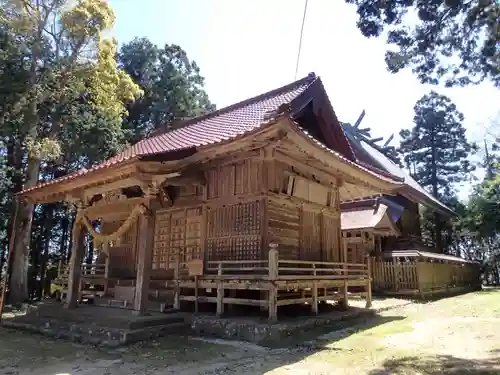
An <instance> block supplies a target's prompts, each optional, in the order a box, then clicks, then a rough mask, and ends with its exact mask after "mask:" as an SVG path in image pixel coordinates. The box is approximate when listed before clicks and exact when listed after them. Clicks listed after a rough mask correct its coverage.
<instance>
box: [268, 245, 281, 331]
mask: <svg viewBox="0 0 500 375" xmlns="http://www.w3.org/2000/svg"><path fill="white" fill-rule="evenodd" d="M269 248H270V250H269V259H268V262H269V290H268V296H267V305H268V311H269V321H270V322H276V321H277V320H278V288H277V286H276V279H277V278H278V273H279V270H278V264H279V262H278V257H279V255H278V244H275V243H270V244H269Z"/></svg>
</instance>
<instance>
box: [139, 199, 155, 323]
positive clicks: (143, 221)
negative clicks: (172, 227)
mask: <svg viewBox="0 0 500 375" xmlns="http://www.w3.org/2000/svg"><path fill="white" fill-rule="evenodd" d="M150 202H151V200H150V199H148V200H146V202H145V204H144V205H145V206H146V207H147V209H148V211H147V212H145V213H144V214H142V215H141V216H139V220H138V224H137V235H138V238H137V276H136V282H135V296H134V313H135V314H136V315H144V314H146V312H147V303H148V296H149V283H150V280H151V266H152V263H153V239H154V217H153V215H152V213H151V211H150V206H151V204H150Z"/></svg>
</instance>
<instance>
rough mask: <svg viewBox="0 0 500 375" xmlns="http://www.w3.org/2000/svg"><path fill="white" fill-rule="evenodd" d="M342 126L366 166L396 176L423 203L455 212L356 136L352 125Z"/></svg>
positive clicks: (448, 211)
mask: <svg viewBox="0 0 500 375" xmlns="http://www.w3.org/2000/svg"><path fill="white" fill-rule="evenodd" d="M341 126H342V127H343V129H344V132H345V134H346V136H347V138H348V139H349V142H350V144H351V147H352V148H353V149H354V153H355V155H356V157H357V158H358V159H359V160H360V161H361V162H363V163H364V164H369V165H371V166H373V167H375V168H377V169H381V170H383V171H386V172H387V173H389V174H391V175H393V176H396V178H400V179H402V180H403V181H404V183H405V185H406V186H407V187H408V188H410V189H411V190H412V191H413V192H414V193H415V194H417V195H418V196H420V197H421V199H422V200H423V202H422V203H424V204H426V205H427V206H428V205H432V206H433V207H434V208H437V209H439V210H440V211H442V212H446V213H448V214H450V213H453V211H452V210H451V209H450V208H448V207H447V206H446V205H445V204H443V203H442V202H440V201H439V200H438V199H436V198H434V196H433V195H432V194H430V193H429V192H428V191H427V190H425V189H424V188H423V187H422V186H420V184H419V183H418V182H417V181H415V180H414V179H413V178H412V177H411V176H410V175H409V174H408V173H407V172H405V171H404V170H403V169H402V168H400V167H399V166H397V165H396V164H395V163H394V162H393V161H392V160H390V159H389V158H388V157H387V156H385V155H384V154H383V153H382V152H380V151H379V150H377V149H376V148H375V147H373V146H371V145H370V144H369V143H368V142H366V141H364V140H363V139H360V138H359V137H357V136H356V130H355V129H354V127H353V126H352V125H350V124H345V123H342V124H341Z"/></svg>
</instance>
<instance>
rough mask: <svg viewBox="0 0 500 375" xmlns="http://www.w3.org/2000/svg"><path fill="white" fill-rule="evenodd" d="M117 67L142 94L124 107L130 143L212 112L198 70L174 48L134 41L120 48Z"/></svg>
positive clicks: (212, 106) (147, 41) (179, 48)
mask: <svg viewBox="0 0 500 375" xmlns="http://www.w3.org/2000/svg"><path fill="white" fill-rule="evenodd" d="M118 65H119V66H120V67H121V68H122V69H123V70H124V71H125V72H127V73H128V74H129V75H130V77H132V79H133V80H134V81H135V83H137V84H138V85H139V86H140V87H141V89H142V90H143V92H144V95H142V97H141V98H140V99H138V100H136V101H135V102H132V103H129V104H128V106H127V111H128V115H127V116H126V118H125V121H124V124H123V127H124V129H126V130H128V131H129V132H130V138H129V141H130V143H135V142H137V141H139V140H140V139H142V138H144V137H145V136H147V135H149V134H150V133H151V132H152V131H154V130H156V129H158V128H160V127H164V126H168V125H169V124H171V123H172V122H173V121H175V120H182V119H185V118H190V117H196V116H200V115H202V114H203V113H205V112H208V111H212V110H214V109H215V105H213V104H212V103H211V102H210V100H209V99H208V95H207V93H206V92H205V90H204V80H205V79H204V78H203V77H202V76H201V75H200V69H199V67H198V66H197V65H196V63H195V62H194V61H190V60H189V58H188V56H187V54H186V52H185V51H184V50H183V49H182V48H181V47H179V46H177V45H174V44H170V45H169V44H166V45H165V46H164V47H163V48H160V47H157V46H156V45H154V44H153V43H151V42H150V41H149V40H148V39H147V38H135V39H134V40H132V41H130V42H129V43H126V44H124V45H123V46H122V48H121V49H120V53H119V54H118Z"/></svg>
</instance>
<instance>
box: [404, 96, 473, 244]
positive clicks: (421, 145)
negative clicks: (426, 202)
mask: <svg viewBox="0 0 500 375" xmlns="http://www.w3.org/2000/svg"><path fill="white" fill-rule="evenodd" d="M414 111H415V116H414V119H413V121H414V127H413V128H412V129H411V130H408V129H404V130H401V132H400V137H401V144H400V148H399V152H400V153H401V154H402V155H403V162H404V164H405V166H406V167H407V168H408V170H409V171H410V173H411V175H412V176H413V178H415V180H416V181H417V182H418V183H419V184H420V185H422V186H423V187H424V188H426V189H427V190H428V191H430V192H431V193H432V195H433V196H434V197H436V198H437V199H440V200H442V201H444V202H446V201H453V198H454V196H455V190H454V187H453V186H454V184H456V183H459V182H461V181H464V180H466V179H468V178H470V172H471V171H472V170H473V167H472V166H471V164H470V163H469V161H468V159H467V158H468V156H469V154H470V153H471V152H472V151H473V146H472V145H470V144H469V143H468V141H467V138H466V136H465V128H464V127H463V125H462V121H463V119H464V116H463V115H462V113H460V112H459V111H458V110H457V108H456V106H455V104H453V103H452V102H451V100H450V99H448V98H447V97H446V96H443V95H439V94H438V93H436V92H431V93H430V94H428V95H424V96H423V97H422V98H421V99H420V100H419V101H417V103H416V104H415V107H414ZM442 230H443V223H442V221H441V219H440V216H439V215H438V214H434V220H433V228H431V231H432V233H431V236H432V238H433V239H434V242H435V244H436V246H437V247H438V249H442V245H443V244H442V241H441V240H442Z"/></svg>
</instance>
